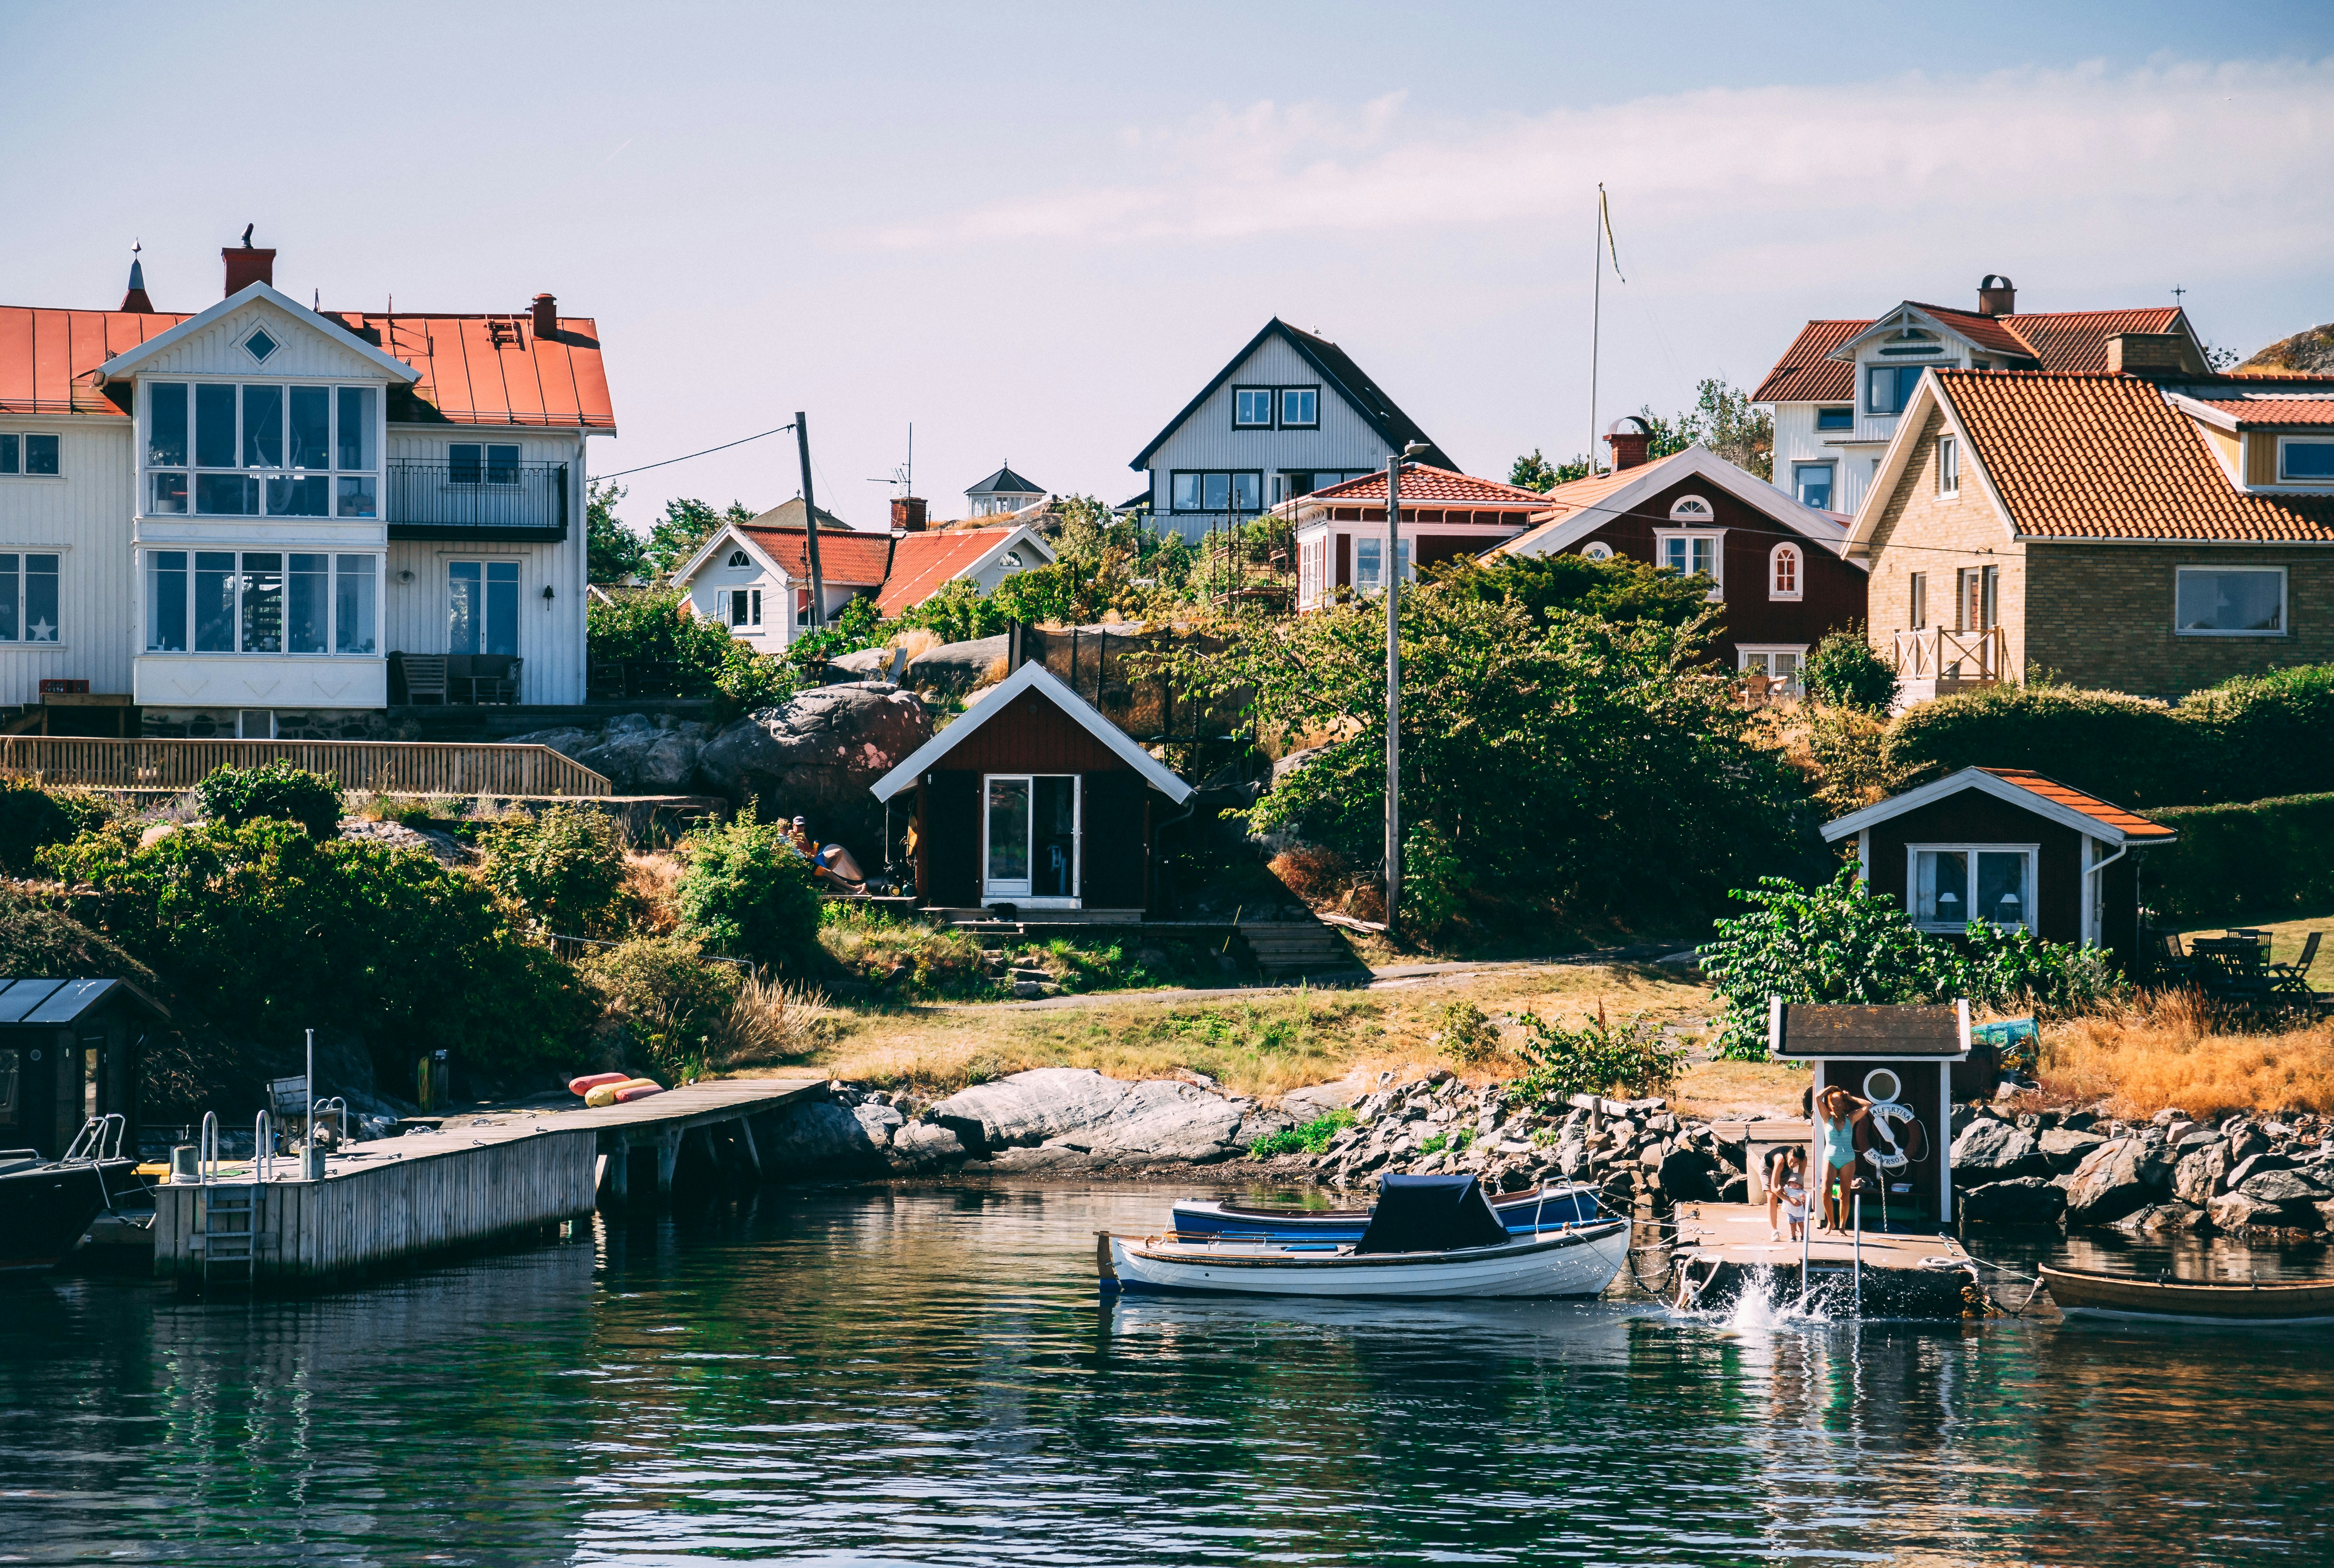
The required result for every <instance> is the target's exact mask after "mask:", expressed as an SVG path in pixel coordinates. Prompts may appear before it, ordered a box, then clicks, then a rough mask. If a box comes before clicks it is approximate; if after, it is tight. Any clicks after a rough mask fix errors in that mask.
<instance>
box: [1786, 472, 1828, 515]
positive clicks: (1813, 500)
mask: <svg viewBox="0 0 2334 1568" xmlns="http://www.w3.org/2000/svg"><path fill="white" fill-rule="evenodd" d="M1832 472H1833V468H1832V465H1831V464H1829V463H1794V464H1792V465H1791V487H1792V488H1793V489H1794V490H1796V491H1798V492H1799V505H1802V506H1813V507H1814V508H1815V509H1816V510H1817V511H1818V512H1828V511H1830V510H1831V479H1832Z"/></svg>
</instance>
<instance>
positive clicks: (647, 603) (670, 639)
mask: <svg viewBox="0 0 2334 1568" xmlns="http://www.w3.org/2000/svg"><path fill="white" fill-rule="evenodd" d="M584 645H585V648H586V650H587V652H588V653H589V656H590V658H591V660H592V662H593V664H595V665H600V664H612V663H623V664H628V665H632V666H633V667H634V668H635V669H661V670H662V671H664V672H666V673H669V674H670V677H671V680H670V685H671V686H672V688H673V692H672V695H673V696H675V697H708V696H710V695H712V693H713V692H715V691H716V690H718V689H720V687H719V681H720V678H721V676H722V674H723V672H724V671H725V670H727V669H729V668H730V666H731V661H732V659H734V658H735V657H736V654H735V653H734V652H733V649H743V650H744V651H745V652H747V653H752V652H753V650H752V649H748V648H746V646H745V645H744V644H743V643H741V642H740V641H738V639H736V638H734V637H732V636H730V635H729V631H728V628H727V627H724V626H722V625H720V624H719V622H717V621H714V620H709V619H707V618H706V617H704V616H701V615H698V614H696V613H694V612H693V611H691V610H690V607H689V598H688V595H686V594H684V593H682V592H680V591H679V590H678V589H670V588H666V589H658V590H655V591H653V592H643V593H627V594H624V595H622V597H620V598H618V599H615V600H613V601H609V602H605V603H603V602H601V601H597V600H594V601H593V603H592V605H591V607H590V608H589V609H588V610H586V611H584Z"/></svg>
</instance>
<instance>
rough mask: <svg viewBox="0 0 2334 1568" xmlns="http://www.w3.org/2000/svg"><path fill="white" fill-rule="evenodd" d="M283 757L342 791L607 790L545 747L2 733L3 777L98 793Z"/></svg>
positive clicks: (183, 780)
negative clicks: (332, 781)
mask: <svg viewBox="0 0 2334 1568" xmlns="http://www.w3.org/2000/svg"><path fill="white" fill-rule="evenodd" d="M271 762H288V763H290V764H291V765H293V766H294V767H299V768H305V769H307V770H308V771H309V772H310V773H317V774H323V775H325V776H326V777H328V778H332V779H337V780H338V781H339V782H340V785H341V787H342V789H348V790H371V791H372V792H374V793H375V794H413V795H477V794H488V795H604V794H612V793H613V792H612V790H611V789H610V788H609V785H608V781H607V780H606V779H604V778H603V777H601V776H600V775H599V774H596V773H593V771H592V770H591V769H590V768H587V767H585V766H584V765H582V764H580V763H577V762H575V761H574V760H573V759H572V758H569V757H564V756H562V755H559V753H557V752H555V751H554V750H552V749H551V748H550V747H549V746H467V745H460V744H456V743H448V742H438V741H402V740H86V739H82V738H80V737H77V736H39V735H11V736H0V774H5V775H10V776H14V777H17V778H34V779H38V780H39V781H40V782H41V783H43V784H57V785H79V786H81V787H82V788H85V789H101V790H107V789H112V790H182V789H190V788H192V787H193V786H194V785H195V784H198V783H200V782H201V781H202V779H203V778H204V776H205V775H206V774H209V773H210V772H211V771H212V770H213V769H215V768H222V767H259V766H261V765H265V764H267V763H271Z"/></svg>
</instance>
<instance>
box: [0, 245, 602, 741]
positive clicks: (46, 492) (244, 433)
mask: <svg viewBox="0 0 2334 1568" xmlns="http://www.w3.org/2000/svg"><path fill="white" fill-rule="evenodd" d="M274 257H275V252H273V251H271V250H263V249H256V248H252V247H249V246H247V245H246V246H244V247H236V248H230V249H228V250H227V252H226V253H225V260H226V263H227V297H226V298H225V299H223V300H221V301H220V302H219V303H217V304H214V305H212V306H211V307H210V308H208V309H207V310H204V311H200V312H197V313H192V314H180V313H162V312H157V311H155V310H154V309H153V308H152V305H151V303H150V302H149V299H148V297H147V294H146V292H145V290H144V288H143V286H142V284H143V279H142V275H141V274H142V269H141V273H140V274H133V276H132V280H131V288H130V293H128V295H127V296H125V298H124V299H123V301H122V304H121V309H119V310H115V311H82V310H46V309H38V308H32V307H0V705H17V704H30V703H34V702H36V701H38V700H39V698H40V696H41V691H42V682H43V681H51V682H63V683H72V685H80V683H86V685H85V686H82V687H81V689H82V690H85V691H88V692H91V693H92V694H114V695H117V696H121V697H127V698H130V700H131V701H132V703H133V704H134V706H135V707H136V709H137V710H138V711H139V712H140V715H141V723H142V727H143V732H144V733H145V734H148V735H159V736H215V735H223V736H236V735H240V736H247V737H248V736H262V737H265V736H298V737H322V738H336V737H349V738H362V737H368V736H381V735H383V734H385V733H386V724H387V716H386V712H385V709H386V708H387V707H388V705H389V703H390V700H391V691H390V684H391V683H390V658H391V654H392V653H397V652H403V653H407V654H413V655H430V656H443V655H458V656H465V657H475V656H479V655H484V656H487V658H488V659H508V658H516V659H519V660H521V661H522V662H521V663H520V665H519V666H518V667H517V668H518V670H519V685H518V688H517V691H516V694H515V695H516V698H517V700H520V701H523V702H527V703H572V702H580V701H582V700H583V697H584V513H583V507H584V465H585V444H586V442H587V441H588V439H589V438H591V437H593V436H594V435H609V434H612V433H613V432H614V429H615V424H614V418H613V415H612V410H611V409H610V405H609V399H608V390H607V383H606V380H605V378H604V376H603V372H602V369H601V363H600V351H599V340H598V332H597V329H596V327H595V326H594V324H593V322H591V321H589V320H588V319H574V318H561V317H559V316H558V315H557V314H556V313H555V307H554V301H553V300H552V298H551V296H550V295H548V294H544V295H540V296H538V297H537V298H536V300H535V303H534V305H533V308H532V309H531V310H527V311H523V312H514V313H510V314H507V315H435V314H427V313H398V314H396V315H393V316H392V315H389V314H387V313H369V312H350V313H334V312H325V311H318V310H313V309H311V308H309V307H307V306H304V305H302V304H301V303H299V302H298V301H296V300H294V299H292V298H290V297H288V296H286V295H285V294H284V293H281V292H279V291H278V290H277V289H276V288H275V286H274V284H273V282H272V274H273V263H274ZM12 434H13V435H14V437H15V438H16V439H15V441H14V443H13V446H14V450H15V451H16V453H17V454H18V457H17V460H16V461H15V462H14V464H10V463H8V462H6V461H5V457H6V456H7V454H8V451H9V449H10V447H11V445H12V443H10V442H9V440H8V439H7V438H8V436H9V435H12ZM27 453H29V454H32V455H33V456H34V463H33V464H32V465H31V466H30V467H29V468H28V467H27V464H26V462H25V458H24V454H27Z"/></svg>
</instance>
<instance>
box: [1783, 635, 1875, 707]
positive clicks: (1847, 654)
mask: <svg viewBox="0 0 2334 1568" xmlns="http://www.w3.org/2000/svg"><path fill="white" fill-rule="evenodd" d="M1800 679H1801V680H1802V681H1803V682H1805V684H1806V686H1807V688H1808V694H1809V695H1811V696H1812V697H1815V698H1816V700H1817V701H1818V702H1824V703H1828V704H1830V705H1831V706H1832V707H1845V708H1853V709H1854V710H1855V711H1857V712H1858V713H1868V714H1885V713H1886V712H1887V711H1888V709H1889V707H1890V706H1891V705H1892V704H1894V703H1895V700H1896V671H1895V669H1893V668H1892V667H1891V666H1890V665H1889V663H1888V661H1887V660H1886V659H1882V658H1881V657H1880V655H1879V654H1878V652H1876V650H1875V649H1873V646H1872V644H1871V643H1870V642H1869V641H1867V640H1866V638H1865V635H1864V628H1863V627H1862V626H1860V625H1859V626H1853V627H1848V628H1847V629H1845V630H1839V631H1833V632H1828V633H1826V634H1825V636H1824V640H1822V641H1821V642H1818V643H1817V644H1816V646H1815V649H1814V651H1813V652H1811V653H1809V654H1808V661H1807V665H1806V668H1805V669H1802V670H1801V671H1800Z"/></svg>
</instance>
